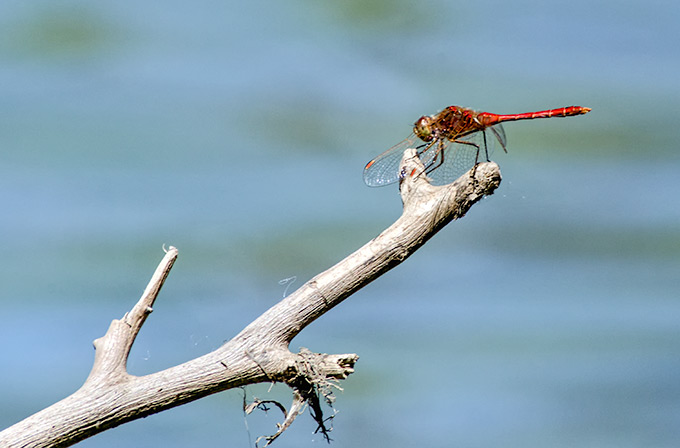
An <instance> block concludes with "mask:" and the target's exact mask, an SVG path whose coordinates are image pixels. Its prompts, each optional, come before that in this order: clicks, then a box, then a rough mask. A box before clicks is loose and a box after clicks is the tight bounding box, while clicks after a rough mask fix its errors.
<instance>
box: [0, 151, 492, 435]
mask: <svg viewBox="0 0 680 448" xmlns="http://www.w3.org/2000/svg"><path fill="white" fill-rule="evenodd" d="M401 169H402V172H403V173H411V174H410V175H406V176H404V178H403V179H402V180H401V182H400V192H401V198H402V202H403V206H404V212H403V214H402V216H401V217H400V218H399V219H398V220H397V221H396V222H395V223H394V224H392V225H391V226H390V227H388V228H387V229H385V230H384V231H383V232H382V233H381V234H380V235H378V236H377V237H375V238H373V239H372V240H371V241H369V242H368V243H366V244H365V245H364V246H363V247H361V248H359V249H358V250H357V251H356V252H354V253H353V254H351V255H349V256H348V257H347V258H345V259H344V260H342V261H340V262H339V263H337V264H336V265H335V266H332V267H331V268H329V269H328V270H326V271H324V272H322V273H320V274H318V275H317V276H316V277H314V278H313V279H311V280H310V281H308V282H307V283H305V284H304V285H302V286H301V287H300V288H299V289H298V290H297V291H295V292H294V293H292V294H291V295H289V296H288V297H286V298H285V299H283V300H282V301H280V302H279V303H277V304H276V305H274V306H273V307H272V308H270V309H269V310H268V311H266V312H265V313H264V314H262V315H261V316H260V317H259V318H257V319H256V320H255V321H253V322H252V323H251V324H249V325H248V326H247V327H245V328H244V329H243V330H242V331H241V332H240V333H239V334H238V335H237V336H236V337H234V338H233V339H231V340H230V341H228V342H226V343H225V344H224V345H222V346H221V347H219V348H218V349H216V350H214V351H213V352H211V353H208V354H206V355H203V356H201V357H199V358H195V359H192V360H190V361H187V362H185V363H183V364H180V365H178V366H175V367H171V368H169V369H166V370H163V371H160V372H157V373H153V374H150V375H145V376H141V377H138V376H133V375H130V374H128V373H127V369H126V363H127V359H128V356H129V353H130V350H131V348H132V344H133V343H134V340H135V338H136V336H137V334H138V333H139V331H140V329H141V327H142V325H143V324H144V322H145V320H146V318H147V317H148V316H149V314H150V313H151V312H152V311H153V305H154V302H155V300H156V299H157V297H158V294H159V292H160V290H161V287H162V286H163V283H164V281H165V279H166V278H167V276H168V274H169V272H170V270H171V269H172V267H173V265H174V262H175V260H176V259H177V256H178V251H177V249H176V248H174V247H170V248H168V249H167V250H166V253H165V255H164V257H163V259H162V260H161V262H160V263H159V265H158V267H157V269H156V271H155V272H154V274H153V276H152V278H151V280H150V281H149V284H148V286H147V288H146V289H145V291H144V293H143V294H142V296H141V298H140V299H139V301H138V302H137V303H136V304H135V305H134V306H133V308H132V309H131V310H130V311H129V312H128V313H126V314H125V315H124V316H123V318H122V319H117V320H114V321H113V322H112V323H111V325H110V327H109V329H108V331H107V332H106V334H105V335H104V336H103V337H101V338H99V339H97V340H95V341H94V346H95V360H94V365H93V367H92V371H91V372H90V375H89V376H88V378H87V379H86V381H85V383H84V384H83V386H82V387H81V388H80V389H79V390H77V391H76V392H75V393H73V394H72V395H70V396H69V397H67V398H65V399H63V400H61V401H60V402H58V403H55V404H54V405H52V406H50V407H48V408H46V409H44V410H42V411H40V412H38V413H36V414H34V415H32V416H30V417H28V418H26V419H24V420H22V421H20V422H18V423H16V424H15V425H13V426H11V427H9V428H7V429H5V430H4V431H2V432H0V446H2V447H55V446H60V447H65V446H70V445H73V444H75V443H77V442H78V441H80V440H83V439H85V438H88V437H91V436H92V435H94V434H97V433H99V432H102V431H104V430H106V429H109V428H113V427H115V426H118V425H121V424H123V423H126V422H128V421H131V420H135V419H138V418H142V417H146V416H148V415H151V414H154V413H156V412H160V411H163V410H166V409H169V408H172V407H174V406H179V405H182V404H184V403H188V402H191V401H193V400H197V399H199V398H201V397H204V396H206V395H210V394H213V393H216V392H220V391H223V390H227V389H231V388H234V387H241V386H244V385H247V384H254V383H260V382H270V381H278V382H284V383H286V384H288V385H289V386H290V387H291V389H292V390H293V403H292V406H291V407H290V410H288V411H286V410H285V408H284V407H283V406H281V405H279V404H277V406H279V407H280V408H281V409H282V411H283V412H284V418H285V420H284V422H283V423H282V424H280V425H279V426H278V431H277V432H276V433H275V434H274V435H272V436H268V437H265V440H267V444H269V443H271V442H272V441H273V440H275V439H276V438H277V437H279V436H280V435H281V433H283V432H284V431H285V430H286V428H288V427H289V426H290V425H291V424H292V422H293V421H294V420H295V417H297V415H298V414H299V413H300V412H301V411H302V410H303V409H304V407H305V404H306V405H308V406H309V407H310V411H311V413H312V416H313V418H314V419H315V420H316V422H317V424H318V425H319V431H320V432H322V433H323V435H324V437H326V438H327V439H328V431H329V429H328V428H327V427H326V426H325V421H326V420H325V419H324V417H323V413H322V411H321V405H320V403H321V399H323V400H324V401H326V402H327V403H329V404H330V403H332V400H333V398H334V397H333V394H332V390H333V389H334V388H338V389H339V385H338V381H340V380H342V379H345V378H347V376H348V375H350V374H352V373H353V372H354V364H355V363H356V362H357V360H358V356H357V355H356V354H336V355H329V354H318V353H312V352H311V351H309V350H307V349H302V350H301V351H300V352H299V353H296V354H295V353H291V352H290V351H289V348H288V346H289V344H290V342H291V340H292V339H293V338H294V337H295V336H296V335H297V334H298V333H299V332H300V331H302V330H303V329H304V328H305V327H306V326H307V325H309V324H310V323H312V322H313V321H314V320H316V319H317V318H318V317H320V316H321V315H323V314H324V313H326V312H328V311H329V310H330V309H332V308H333V307H334V306H336V305H338V304H339V303H340V302H342V301H343V300H344V299H346V298H347V297H349V296H350V295H351V294H353V293H354V292H356V291H357V290H359V289H361V288H362V287H364V286H365V285H367V284H368V283H370V282H371V281H373V280H374V279H376V278H378V277H379V276H380V275H382V274H384V273H385V272H387V271H388V270H390V269H392V268H393V267H395V266H397V265H398V264H400V263H401V262H402V261H404V260H405V259H406V258H408V257H409V256H410V255H411V254H413V252H415V251H416V250H417V249H418V248H420V247H421V246H422V245H423V244H425V242H427V240H429V239H430V238H431V237H432V236H433V235H434V234H435V233H436V232H437V231H439V230H440V229H441V228H442V227H444V226H445V225H446V224H447V223H449V222H450V221H451V220H453V219H458V218H460V217H462V216H464V215H465V213H467V211H468V210H469V209H470V207H471V206H472V205H473V204H474V203H476V202H477V201H479V200H480V199H481V198H482V197H484V196H485V195H489V194H492V193H493V191H494V190H495V189H496V188H497V187H498V185H499V184H500V181H501V176H500V171H499V169H498V165H496V164H495V163H493V162H487V163H481V164H478V165H477V166H476V167H475V168H473V169H472V170H470V172H468V173H467V174H466V175H463V176H462V177H461V178H459V179H458V180H456V181H455V182H454V183H452V184H449V185H445V186H439V187H434V186H432V185H430V184H429V182H428V179H427V177H426V176H425V175H422V174H413V173H422V172H423V170H424V167H423V165H422V163H421V161H420V159H419V158H418V157H417V155H416V152H415V150H413V149H409V150H407V151H405V154H404V158H403V160H402V167H401ZM256 407H257V404H255V405H250V406H248V405H246V406H245V407H244V410H247V409H249V410H250V411H252V410H253V409H255V408H256ZM328 440H329V439H328Z"/></svg>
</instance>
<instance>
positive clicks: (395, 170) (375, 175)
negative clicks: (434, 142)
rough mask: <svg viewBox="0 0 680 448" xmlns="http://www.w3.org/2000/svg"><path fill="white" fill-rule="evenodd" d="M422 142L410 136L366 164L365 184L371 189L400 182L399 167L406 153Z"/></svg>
mask: <svg viewBox="0 0 680 448" xmlns="http://www.w3.org/2000/svg"><path fill="white" fill-rule="evenodd" d="M418 142H420V143H422V141H421V140H420V139H419V138H418V137H416V136H415V134H411V135H409V136H408V137H407V138H406V139H405V140H403V141H401V142H399V143H397V144H396V145H394V146H392V147H391V148H390V149H388V150H387V151H385V152H384V153H382V154H380V155H379V156H378V157H376V158H375V159H373V160H371V161H370V162H368V163H367V164H366V167H365V168H364V182H366V185H368V186H369V187H382V186H383V185H389V184H391V183H394V182H396V181H398V180H399V177H400V173H399V165H400V163H401V159H402V158H403V157H404V151H406V150H407V149H408V148H415V147H416V146H418V144H419V143H418Z"/></svg>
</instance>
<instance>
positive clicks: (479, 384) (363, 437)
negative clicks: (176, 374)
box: [0, 0, 680, 448]
mask: <svg viewBox="0 0 680 448" xmlns="http://www.w3.org/2000/svg"><path fill="white" fill-rule="evenodd" d="M678 19H680V7H679V6H678V5H677V4H676V3H674V2H663V1H656V2H655V1H651V2H650V1H644V2H643V1H619V2H590V1H572V2H566V3H565V2H540V1H522V2H500V1H476V2H471V3H466V4H457V2H445V1H441V0H430V1H426V2H414V3H410V2H403V1H398V2H386V1H369V2H366V1H363V2H359V1H356V2H355V1H352V2H302V1H294V2H285V3H284V2H281V3H277V2H261V1H255V2H200V1H199V2H190V3H181V2H164V3H162V4H158V5H150V4H138V3H136V2H130V1H119V2H115V3H114V2H98V3H92V2H83V1H69V2H60V3H59V4H58V5H57V4H54V3H53V2H41V1H33V2H18V1H6V2H3V3H2V4H1V5H0V62H1V63H0V204H1V205H2V220H0V249H1V253H2V257H0V304H1V305H2V309H3V317H4V324H3V325H2V326H0V340H1V341H3V342H2V344H0V347H1V348H0V353H1V355H2V359H3V361H2V364H0V367H1V368H0V403H1V405H0V428H4V427H7V426H9V425H11V424H13V423H15V422H16V421H19V420H21V419H22V418H24V417H26V416H28V415H30V414H32V413H34V412H36V411H38V410H40V409H42V408H43V407H45V406H48V405H49V404H51V403H53V402H55V401H57V400H59V399H61V398H63V397H65V396H67V395H69V394H70V393H72V392H73V391H75V390H76V389H77V388H78V387H79V386H80V385H81V384H82V382H83V381H84V379H85V378H86V377H87V374H88V373H89V369H90V367H91V365H92V360H93V350H92V346H91V341H92V340H94V339H96V338H97V337H100V336H101V335H103V334H104V332H105V331H106V329H107V328H108V325H109V323H110V321H111V320H112V319H114V318H119V317H121V316H122V315H123V314H124V313H125V312H126V311H127V310H128V309H129V308H130V307H131V306H132V305H133V304H134V302H135V301H136V300H137V298H138V297H139V294H140V293H141V292H142V290H143V289H144V286H145V285H146V282H147V281H148V278H149V277H150V275H151V274H152V272H153V270H154V269H155V266H156V263H157V262H158V261H159V260H160V258H161V257H162V250H161V247H162V245H163V244H172V245H174V246H176V247H178V248H179V250H180V258H179V260H178V262H177V264H176V265H175V268H174V269H173V272H172V273H171V275H170V278H169V279H168V282H167V283H166V286H165V287H164V289H163V291H162V294H161V297H160V299H159V301H158V302H157V304H156V306H155V312H154V313H153V314H152V315H151V317H150V319H149V320H147V322H146V324H145V326H144V328H143V329H142V332H141V334H140V335H139V338H138V340H137V342H136V344H135V347H134V348H133V352H132V354H131V357H130V362H129V368H130V371H131V372H132V373H134V374H144V373H148V372H153V371H157V370H159V369H163V368H166V367H169V366H172V365H175V364H178V363H181V362H184V361H186V360H188V359H191V358H193V357H195V356H198V355H201V354H204V353H206V352H208V351H210V350H212V349H214V348H216V347H218V346H219V345H220V344H221V343H222V342H223V341H224V340H226V339H229V338H230V337H231V336H233V335H234V334H236V333H237V332H238V331H240V329H241V328H243V326H245V325H246V324H247V323H249V322H250V321H252V319H254V318H255V317H257V316H258V315H259V314H260V313H262V312H263V311H264V310H266V309H267V308H268V307H269V306H271V305H272V304H274V303H276V301H277V300H279V299H280V298H281V297H282V295H283V293H284V289H285V286H282V285H279V284H278V281H279V280H281V279H284V278H288V277H291V276H296V277H297V280H296V283H295V284H294V285H293V286H292V288H294V287H295V286H296V285H298V286H299V285H301V284H302V283H303V282H304V281H306V280H307V279H309V278H310V277H312V276H313V275H315V274H316V273H318V272H319V270H320V269H323V268H325V267H328V266H330V265H332V264H333V263H335V262H337V261H338V260H340V259H341V258H343V257H344V256H346V255H347V254H349V253H350V252H351V251H353V250H354V249H356V248H358V247H359V246H361V245H362V244H363V243H365V242H366V241H367V240H369V239H370V238H372V237H374V236H375V235H376V234H377V233H378V232H380V231H381V230H382V229H383V228H385V227H386V226H388V225H389V224H390V223H391V222H392V221H393V220H394V219H396V218H397V217H398V216H399V213H400V201H399V198H398V195H397V191H396V187H393V188H382V189H369V188H367V187H365V186H364V185H363V183H362V180H361V171H362V167H363V165H364V163H365V162H366V161H367V160H369V159H371V158H372V157H374V156H375V155H377V154H378V153H380V152H382V151H383V150H385V149H387V148H388V147H390V146H391V145H393V144H395V143H397V142H398V141H399V140H400V139H402V138H404V137H406V135H407V134H408V133H409V132H410V125H411V123H413V121H414V120H415V119H416V118H418V117H419V116H420V115H423V114H431V113H435V112H437V111H438V110H440V109H442V108H443V107H445V106H448V105H450V104H457V105H462V106H467V107H473V108H477V109H481V110H487V111H490V112H498V113H512V112H525V111H530V110H540V109H543V108H548V107H559V106H567V105H572V104H574V105H581V106H588V107H592V108H593V111H592V112H591V113H590V114H588V115H587V116H583V117H574V118H569V119H563V120H557V119H554V120H545V121H536V122H521V123H511V124H508V125H507V126H506V132H507V135H508V147H509V151H510V153H509V154H507V155H506V154H502V153H496V154H495V155H494V159H495V160H496V161H497V162H498V163H499V164H500V166H501V170H502V173H503V177H504V179H503V183H502V185H501V187H500V189H499V190H498V191H497V192H496V194H494V195H493V196H491V197H488V198H486V199H485V200H483V201H482V202H481V203H479V204H477V205H476V206H475V207H473V209H472V210H471V211H470V212H469V214H468V216H466V217H465V218H464V219H462V220H460V221H458V222H455V223H452V224H450V225H449V226H448V227H447V228H445V229H444V230H442V231H441V233H440V234H439V235H437V236H436V237H435V238H434V239H432V240H431V241H430V242H429V243H428V244H427V245H426V246H425V247H423V248H422V249H421V250H420V251H419V252H418V253H416V254H415V255H414V256H413V257H411V258H410V259H408V260H407V261H406V262H405V263H404V264H402V265H401V266H399V267H397V268H396V269H395V270H394V271H392V272H390V273H388V274H387V275H385V276H383V277H381V278H380V279H378V280H377V281H376V282H374V283H373V284H371V285H369V286H368V287H367V288H365V289H364V290H362V291H360V292H359V293H357V294H355V295H354V296H352V297H350V298H349V299H347V301H346V302H345V303H343V304H342V305H341V306H339V307H338V308H337V309H335V310H333V311H332V312H330V313H329V314H328V315H326V316H323V317H322V318H321V319H320V320H319V321H317V322H315V323H314V324H313V325H312V326H310V327H309V328H307V329H305V330H304V331H303V332H302V333H301V334H300V335H299V336H298V337H297V338H296V339H295V340H294V341H293V344H292V348H293V349H297V348H298V347H300V346H305V347H308V348H310V349H311V350H314V351H319V352H327V353H357V354H359V355H360V356H361V359H360V361H359V363H358V364H357V366H356V372H355V373H354V374H353V375H352V376H351V377H350V378H349V379H348V380H347V381H345V382H344V383H343V384H342V386H343V387H344V392H341V393H338V399H337V402H336V404H335V407H336V409H337V411H338V414H337V416H336V418H335V424H334V426H335V429H334V431H333V434H332V436H333V438H334V442H333V446H336V447H345V446H347V447H350V446H351V447H355V446H394V447H402V446H403V447H412V446H464V447H497V446H503V447H526V446H550V447H573V446H583V447H617V448H621V447H623V448H625V447H639V446H645V447H675V446H678V443H680V323H679V322H680V297H679V295H680V294H679V293H678V291H679V289H680V201H679V200H678V197H680V183H679V182H678V179H679V178H680V157H679V156H678V154H679V153H678V148H677V146H678V142H680V138H679V137H680V133H679V132H678V127H677V124H676V122H677V110H678V107H679V106H680V88H679V87H678V83H677V79H678V75H680V50H679V49H678V46H677V42H678V38H679V37H680V36H679V34H680V33H678V31H677V23H678ZM246 393H247V395H248V397H252V396H258V397H260V398H266V397H274V398H277V399H280V400H282V401H287V400H289V399H290V396H289V394H288V392H287V390H286V388H285V387H281V386H277V387H275V388H273V390H271V391H270V390H269V386H268V385H260V386H257V387H249V388H247V390H246ZM242 399H243V391H241V390H235V391H227V392H224V393H221V394H218V395H215V396H211V397H207V398H205V399H202V400H200V401H198V402H194V403H191V404H189V405H186V406H182V407H180V408H176V409H173V410H171V411H167V412H164V413H161V414H158V415H155V416H152V417H149V418H146V419H143V420H141V421H136V422H132V423H130V424H126V425H124V426H122V427H119V428H116V429H114V430H111V431H107V432H105V433H103V434H101V435H98V436H96V437H94V438H91V439H89V440H86V441H84V442H83V443H81V446H88V447H109V446H122V445H131V446H138V447H157V446H166V447H184V446H243V447H246V446H252V445H253V442H254V440H255V438H256V437H257V436H258V435H261V434H267V433H271V432H273V431H275V423H276V422H278V421H280V416H279V415H277V414H276V413H274V412H270V413H269V414H268V415H252V416H250V417H248V419H247V420H246V421H244V416H243V413H242V411H241V403H242ZM329 412H331V411H330V410H329ZM313 430H314V425H313V424H312V422H311V418H309V416H307V415H304V416H301V417H300V418H299V419H298V421H297V422H296V423H295V424H294V426H293V427H292V428H291V429H290V430H289V431H288V432H287V433H286V434H285V435H284V436H282V438H281V439H280V440H278V441H277V444H278V446H296V447H300V446H323V445H325V442H323V441H322V440H321V439H320V437H319V436H318V435H314V434H313Z"/></svg>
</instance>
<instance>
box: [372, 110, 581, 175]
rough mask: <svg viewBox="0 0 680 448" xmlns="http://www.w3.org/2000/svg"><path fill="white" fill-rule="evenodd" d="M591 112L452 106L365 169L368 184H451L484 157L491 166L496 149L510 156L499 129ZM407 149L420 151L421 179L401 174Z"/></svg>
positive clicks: (421, 122)
mask: <svg viewBox="0 0 680 448" xmlns="http://www.w3.org/2000/svg"><path fill="white" fill-rule="evenodd" d="M590 110H591V109H590V108H589V107H580V106H568V107H560V108H558V109H549V110H542V111H539V112H526V113H521V114H510V115H499V114H494V113H490V112H477V111H475V110H473V109H468V108H467V107H460V106H449V107H447V108H446V109H444V110H442V111H441V112H439V113H437V114H435V115H425V116H422V117H420V118H419V119H418V121H416V122H415V124H414V125H413V133H411V135H410V136H409V137H408V138H406V139H405V140H403V141H402V142H400V143H397V144H396V145H394V146H393V147H391V148H390V149H388V150H387V151H385V152H384V153H382V154H380V155H379V156H378V157H376V158H375V159H373V160H371V161H370V162H368V163H367V164H366V167H365V168H364V182H366V184H367V185H368V186H370V187H381V186H383V185H389V184H391V183H394V182H397V181H398V180H401V179H403V178H404V177H406V175H407V174H408V175H420V174H423V173H424V174H425V175H427V177H429V178H430V180H431V182H432V183H433V184H434V185H444V184H448V183H451V182H453V181H454V180H455V179H457V178H458V177H459V176H461V175H462V174H463V173H465V172H466V171H468V170H469V169H470V168H472V167H474V166H477V164H478V163H479V161H480V160H479V158H480V154H483V156H484V158H485V159H486V161H487V162H488V161H489V154H490V153H491V152H492V151H493V148H494V146H495V145H496V144H499V145H500V147H501V148H502V149H503V151H505V152H506V153H507V152H508V150H507V147H506V138H505V131H504V130H503V125H502V124H501V123H504V122H506V121H517V120H533V119H535V118H550V117H571V116H574V115H582V114H585V113H588V112H590ZM407 148H415V149H416V152H417V154H418V156H419V157H420V160H421V161H422V162H423V165H424V166H425V169H424V170H423V171H422V172H421V173H403V172H400V170H399V166H400V165H401V159H402V156H403V154H404V151H405V150H406V149H407Z"/></svg>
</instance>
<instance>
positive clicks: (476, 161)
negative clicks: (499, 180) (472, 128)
mask: <svg viewBox="0 0 680 448" xmlns="http://www.w3.org/2000/svg"><path fill="white" fill-rule="evenodd" d="M454 143H460V144H462V145H469V146H474V147H475V149H476V152H475V164H474V165H473V167H472V168H474V169H473V170H472V173H470V177H475V174H476V173H477V165H478V164H479V152H480V151H481V150H482V148H480V147H479V145H478V144H477V143H474V142H468V141H466V140H454ZM484 151H485V152H486V134H484ZM486 160H487V162H488V161H489V155H488V154H487V156H486Z"/></svg>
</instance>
